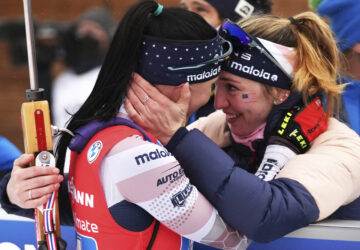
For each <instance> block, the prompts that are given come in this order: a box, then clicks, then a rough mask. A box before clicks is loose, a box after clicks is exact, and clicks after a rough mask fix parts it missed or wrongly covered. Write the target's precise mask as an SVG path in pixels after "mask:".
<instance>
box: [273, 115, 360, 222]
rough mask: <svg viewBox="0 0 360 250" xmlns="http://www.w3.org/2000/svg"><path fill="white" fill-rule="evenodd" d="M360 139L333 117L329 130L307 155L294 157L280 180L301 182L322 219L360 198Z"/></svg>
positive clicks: (312, 146) (316, 141)
mask: <svg viewBox="0 0 360 250" xmlns="http://www.w3.org/2000/svg"><path fill="white" fill-rule="evenodd" d="M359 152H360V138H359V136H358V135H357V134H356V133H355V132H354V131H353V130H352V129H350V128H349V127H348V126H347V125H345V124H343V123H341V122H339V121H337V120H336V119H333V118H330V120H329V126H328V130H327V131H326V132H324V133H323V134H321V135H320V136H319V137H318V138H316V139H315V140H314V142H313V143H312V145H311V148H310V150H309V151H308V152H306V153H305V154H302V155H297V156H295V157H293V158H292V159H291V160H290V161H289V162H288V163H287V164H286V165H285V167H284V169H283V170H282V171H281V172H280V173H279V175H278V176H277V178H290V179H293V180H296V181H298V182H299V183H301V184H302V185H303V186H304V187H305V188H306V189H307V190H308V191H309V192H310V193H311V194H312V196H313V197H314V199H315V201H316V202H317V205H318V207H319V210H320V217H319V219H323V218H325V217H327V216H329V215H330V214H331V213H333V212H334V211H335V210H336V209H337V208H339V207H340V206H342V205H345V204H348V203H349V202H351V201H353V200H354V199H356V198H357V197H358V196H359V195H360V153H359Z"/></svg>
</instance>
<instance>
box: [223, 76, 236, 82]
mask: <svg viewBox="0 0 360 250" xmlns="http://www.w3.org/2000/svg"><path fill="white" fill-rule="evenodd" d="M219 80H223V81H230V82H236V81H234V80H233V79H231V78H228V77H223V76H222V77H221V76H220V77H219Z"/></svg>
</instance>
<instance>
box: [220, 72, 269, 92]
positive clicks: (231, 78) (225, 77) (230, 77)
mask: <svg viewBox="0 0 360 250" xmlns="http://www.w3.org/2000/svg"><path fill="white" fill-rule="evenodd" d="M219 80H220V81H221V82H229V83H231V84H233V85H236V86H238V87H239V86H241V87H244V88H251V89H263V90H264V89H265V86H264V84H261V83H259V82H256V81H253V80H250V79H247V78H244V77H241V76H238V75H235V74H232V73H229V72H226V71H221V73H220V76H219Z"/></svg>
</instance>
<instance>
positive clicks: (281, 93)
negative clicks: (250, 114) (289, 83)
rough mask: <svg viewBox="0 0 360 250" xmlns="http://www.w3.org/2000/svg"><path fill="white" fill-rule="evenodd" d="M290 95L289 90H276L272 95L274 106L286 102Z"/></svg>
mask: <svg viewBox="0 0 360 250" xmlns="http://www.w3.org/2000/svg"><path fill="white" fill-rule="evenodd" d="M289 95H290V90H287V89H279V88H277V89H276V91H275V94H274V105H279V104H281V103H283V102H285V101H286V99H287V98H288V97H289Z"/></svg>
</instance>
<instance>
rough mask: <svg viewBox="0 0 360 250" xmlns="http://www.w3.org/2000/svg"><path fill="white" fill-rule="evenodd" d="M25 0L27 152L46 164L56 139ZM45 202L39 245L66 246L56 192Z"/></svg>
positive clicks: (39, 215)
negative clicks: (39, 84)
mask: <svg viewBox="0 0 360 250" xmlns="http://www.w3.org/2000/svg"><path fill="white" fill-rule="evenodd" d="M23 3H24V18H25V28H26V42H27V52H28V61H29V75H30V87H31V89H28V90H26V98H27V100H28V101H29V102H26V103H23V104H22V107H21V122H22V129H23V136H24V146H25V152H26V153H28V154H34V155H35V162H32V166H34V165H35V164H36V165H42V166H45V167H47V166H54V165H55V158H54V156H53V154H52V150H53V140H52V129H51V122H50V111H49V104H48V102H47V101H46V100H43V99H44V98H43V93H44V90H43V89H38V87H37V70H36V57H35V55H36V54H35V44H34V32H33V22H32V15H31V0H23ZM50 201H51V202H50ZM48 203H49V204H50V203H51V206H49V207H47V206H46V204H48ZM46 204H44V205H43V206H40V207H38V208H35V227H36V239H37V247H38V249H41V250H43V249H44V250H45V249H48V250H50V249H51V250H52V249H59V250H61V249H66V242H65V241H63V240H62V239H61V237H60V236H61V235H60V216H59V206H58V199H57V192H55V193H54V194H53V195H52V197H51V198H50V200H49V201H48V202H47V203H46ZM44 215H45V216H47V218H46V219H45V220H46V222H44ZM46 223H47V225H46V226H45V225H44V224H46ZM48 225H50V227H49V226H48ZM49 228H50V229H49ZM51 237H54V239H55V240H54V242H56V243H54V242H51V240H50V238H51Z"/></svg>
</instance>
